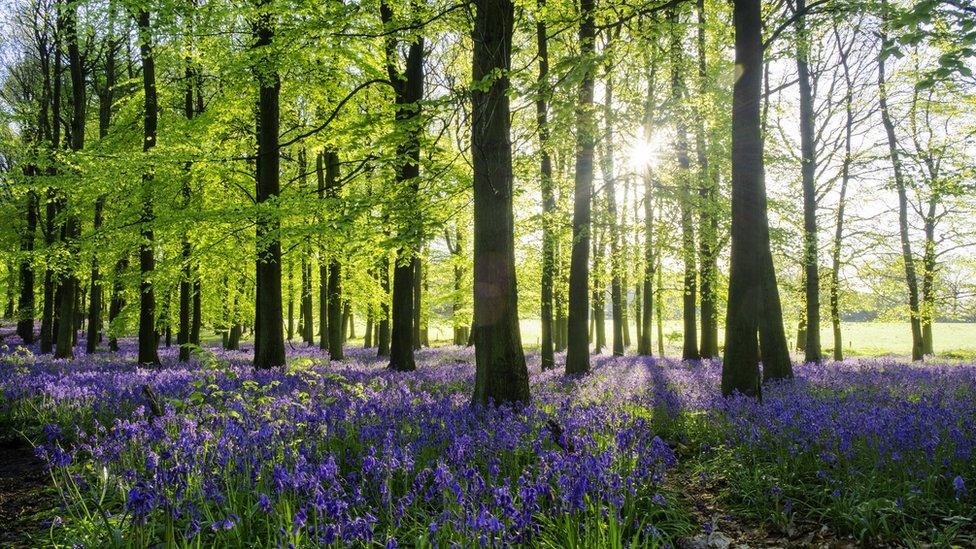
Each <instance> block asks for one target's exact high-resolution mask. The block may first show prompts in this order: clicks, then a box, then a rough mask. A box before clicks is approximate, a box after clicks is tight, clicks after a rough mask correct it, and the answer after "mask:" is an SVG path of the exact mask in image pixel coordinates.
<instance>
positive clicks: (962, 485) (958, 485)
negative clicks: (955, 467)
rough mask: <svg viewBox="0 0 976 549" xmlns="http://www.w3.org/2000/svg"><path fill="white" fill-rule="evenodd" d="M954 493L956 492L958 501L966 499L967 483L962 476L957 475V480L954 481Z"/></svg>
mask: <svg viewBox="0 0 976 549" xmlns="http://www.w3.org/2000/svg"><path fill="white" fill-rule="evenodd" d="M952 491H953V492H955V495H956V499H962V498H963V497H965V495H966V481H964V480H963V479H962V475H956V478H954V479H952Z"/></svg>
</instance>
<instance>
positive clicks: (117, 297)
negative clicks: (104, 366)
mask: <svg viewBox="0 0 976 549" xmlns="http://www.w3.org/2000/svg"><path fill="white" fill-rule="evenodd" d="M128 268H129V258H128V257H127V256H122V257H121V258H119V260H118V261H117V262H116V263H115V274H114V280H113V281H112V299H111V302H110V303H109V306H108V325H109V332H110V334H111V335H109V338H108V348H109V349H110V350H111V351H113V352H118V350H119V340H118V336H117V335H116V329H115V327H113V326H112V324H113V323H114V322H115V319H116V318H118V316H119V315H120V314H121V313H122V308H123V307H125V285H124V284H123V280H122V277H123V276H124V275H125V271H126V270H127V269H128Z"/></svg>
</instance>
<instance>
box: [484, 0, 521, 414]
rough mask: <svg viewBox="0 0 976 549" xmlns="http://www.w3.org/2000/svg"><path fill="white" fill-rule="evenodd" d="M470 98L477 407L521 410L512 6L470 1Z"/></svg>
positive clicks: (501, 0)
mask: <svg viewBox="0 0 976 549" xmlns="http://www.w3.org/2000/svg"><path fill="white" fill-rule="evenodd" d="M475 6H476V11H477V13H476V15H475V26H474V33H473V34H472V39H473V41H474V56H473V60H472V78H473V79H474V81H475V82H479V83H482V84H483V86H476V87H475V88H474V89H473V90H472V93H471V104H472V115H473V118H472V125H471V157H472V160H473V161H474V328H473V330H472V336H473V338H474V348H475V387H474V395H473V397H472V403H473V404H476V405H482V406H483V405H488V404H503V403H508V402H517V403H526V402H528V400H529V373H528V369H527V368H526V365H525V355H524V354H523V352H522V339H521V334H520V332H519V322H518V293H517V289H516V288H517V286H516V281H515V216H514V213H513V212H512V141H511V135H510V133H511V120H510V110H509V99H508V92H509V87H510V82H509V77H508V75H509V71H510V70H511V55H512V33H513V30H514V26H515V10H514V7H513V5H512V2H511V0H476V2H475Z"/></svg>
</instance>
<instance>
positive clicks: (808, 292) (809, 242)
mask: <svg viewBox="0 0 976 549" xmlns="http://www.w3.org/2000/svg"><path fill="white" fill-rule="evenodd" d="M805 12H806V1H805V0H797V2H796V14H797V15H798V17H797V19H796V34H797V39H796V70H797V74H798V82H799V87H800V142H801V151H802V152H801V155H802V159H801V171H802V174H803V267H804V277H803V278H804V286H805V299H806V318H805V323H804V327H805V331H806V341H805V342H804V345H803V349H804V351H805V352H806V361H807V362H820V359H821V354H820V270H819V264H818V259H817V185H816V181H815V178H816V174H817V158H816V149H815V145H814V140H815V139H816V137H815V136H814V120H813V90H812V87H811V84H810V68H809V55H810V44H809V37H808V36H807V29H806V13H805Z"/></svg>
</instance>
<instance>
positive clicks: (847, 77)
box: [830, 25, 854, 360]
mask: <svg viewBox="0 0 976 549" xmlns="http://www.w3.org/2000/svg"><path fill="white" fill-rule="evenodd" d="M833 30H834V38H835V39H836V40H837V51H838V52H839V57H840V62H841V68H842V69H843V72H844V84H845V86H846V88H845V95H844V115H845V121H844V158H843V160H842V164H841V178H840V196H839V197H838V199H837V223H836V225H835V227H834V242H833V249H832V250H831V254H830V259H831V269H830V323H831V326H832V328H833V335H834V360H844V343H843V338H842V336H841V327H840V268H841V263H840V250H841V244H842V243H843V238H844V209H845V207H846V205H847V185H848V183H849V182H850V178H851V164H852V162H853V158H852V157H851V141H852V137H853V132H854V105H853V103H854V87H853V84H852V82H851V72H850V65H849V64H848V56H849V54H850V50H849V49H846V48H844V45H843V43H842V42H841V39H840V33H838V32H837V26H836V25H834V29H833Z"/></svg>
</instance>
